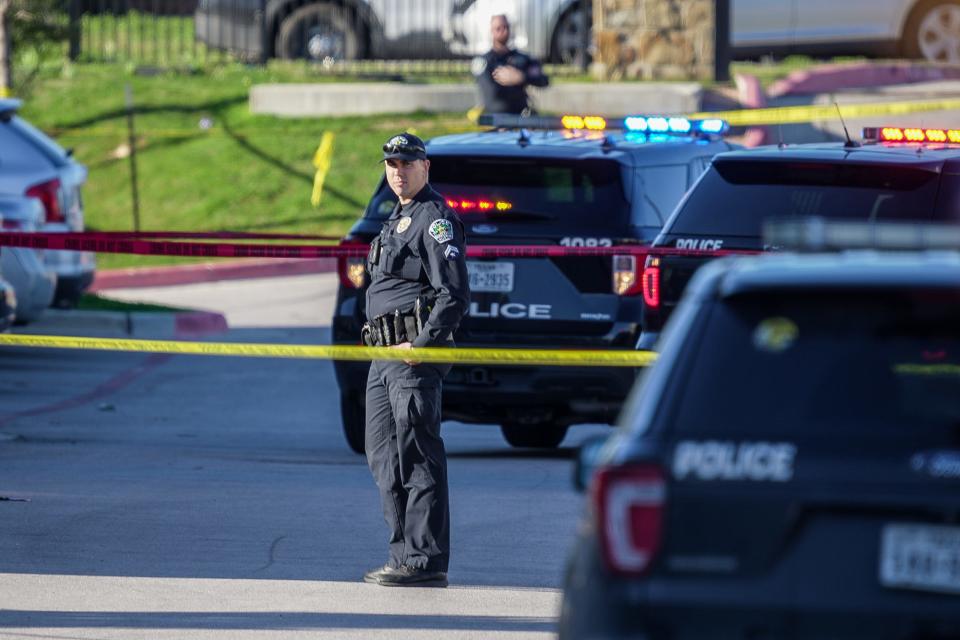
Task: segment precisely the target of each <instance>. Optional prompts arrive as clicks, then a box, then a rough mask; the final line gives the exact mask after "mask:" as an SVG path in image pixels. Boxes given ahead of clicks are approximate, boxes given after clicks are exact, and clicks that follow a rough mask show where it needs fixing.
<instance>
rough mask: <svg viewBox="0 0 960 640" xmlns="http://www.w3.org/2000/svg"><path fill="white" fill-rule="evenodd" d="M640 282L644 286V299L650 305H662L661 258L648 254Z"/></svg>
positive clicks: (652, 306)
mask: <svg viewBox="0 0 960 640" xmlns="http://www.w3.org/2000/svg"><path fill="white" fill-rule="evenodd" d="M640 284H641V287H642V288H643V301H644V302H645V303H646V305H647V306H648V307H651V308H656V307H659V306H660V258H655V257H653V256H647V263H646V264H645V265H644V266H643V273H642V274H641V275H640Z"/></svg>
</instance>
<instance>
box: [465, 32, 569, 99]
mask: <svg viewBox="0 0 960 640" xmlns="http://www.w3.org/2000/svg"><path fill="white" fill-rule="evenodd" d="M490 35H491V37H492V39H493V48H492V49H490V51H488V52H487V53H485V54H484V55H482V56H477V57H476V58H474V60H473V63H472V65H471V71H472V72H473V76H474V78H476V81H477V87H478V88H479V89H480V98H481V99H482V101H483V111H484V113H516V114H520V113H524V112H525V111H528V110H529V108H530V105H529V102H528V99H529V98H528V96H527V85H533V86H534V87H545V86H547V85H548V84H549V83H550V80H549V79H548V78H547V76H546V75H545V74H544V73H543V67H542V66H541V65H540V61H539V60H537V59H536V58H532V57H530V56H528V55H527V54H525V53H521V52H520V51H517V50H516V49H511V48H510V47H509V46H508V43H509V42H510V22H509V21H508V20H507V16H505V15H495V16H493V17H492V18H490Z"/></svg>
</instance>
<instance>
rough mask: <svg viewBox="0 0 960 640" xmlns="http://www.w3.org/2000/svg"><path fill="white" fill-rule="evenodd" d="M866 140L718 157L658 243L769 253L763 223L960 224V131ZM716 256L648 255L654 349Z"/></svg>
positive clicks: (889, 133)
mask: <svg viewBox="0 0 960 640" xmlns="http://www.w3.org/2000/svg"><path fill="white" fill-rule="evenodd" d="M863 138H864V141H863V144H862V145H861V144H858V143H854V142H848V143H846V144H844V143H817V144H801V145H787V146H770V147H758V148H756V149H749V150H741V151H735V152H731V153H725V154H721V155H719V156H717V157H716V158H715V159H714V161H713V164H712V166H711V167H710V169H709V170H708V171H706V172H705V173H704V174H703V176H702V178H701V179H700V180H699V181H698V182H697V184H696V185H694V187H693V188H692V189H691V190H690V192H689V193H688V194H687V196H686V198H685V199H684V200H683V202H682V203H681V204H680V206H679V207H677V210H676V211H674V212H673V214H672V215H671V216H670V219H669V220H668V221H667V223H666V224H665V225H664V227H663V230H662V232H661V233H660V235H659V236H658V237H657V238H656V239H655V240H654V242H653V246H654V247H663V248H676V249H692V250H713V249H746V250H765V249H775V248H776V247H769V246H765V244H764V243H763V242H762V240H761V233H760V232H761V225H762V224H763V223H764V221H766V220H769V219H773V218H796V217H805V216H819V217H822V218H825V219H828V220H841V219H846V220H862V221H871V222H884V221H897V220H903V221H916V222H944V223H958V222H960V130H953V129H949V130H947V129H911V128H899V127H881V128H871V129H864V132H863ZM710 259H711V258H709V257H704V256H696V255H668V256H659V255H656V256H649V257H647V259H646V264H645V266H644V273H643V276H642V278H641V281H642V283H643V285H644V286H643V288H644V291H643V297H644V309H643V321H642V324H643V334H642V336H641V339H640V342H639V346H640V348H643V349H650V348H653V347H654V345H655V343H656V340H657V337H658V335H659V332H660V329H661V327H663V325H664V323H665V322H666V319H667V318H668V317H669V315H670V313H671V312H672V311H673V308H674V307H675V306H676V304H677V301H678V300H679V299H680V296H681V294H682V293H683V289H684V287H686V285H687V282H689V281H690V278H691V276H692V275H693V273H694V272H695V271H696V270H697V269H698V268H699V267H700V266H701V265H703V264H704V263H705V262H706V261H708V260H710Z"/></svg>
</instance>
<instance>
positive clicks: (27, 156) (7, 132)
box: [0, 122, 53, 169]
mask: <svg viewBox="0 0 960 640" xmlns="http://www.w3.org/2000/svg"><path fill="white" fill-rule="evenodd" d="M0 166H2V167H11V166H18V167H30V168H35V169H50V168H52V166H53V165H52V162H51V160H50V158H49V157H48V156H47V155H46V154H45V153H43V151H41V150H40V149H38V148H37V145H36V144H34V143H33V142H32V141H30V140H29V139H28V138H27V137H26V136H24V135H23V134H22V133H21V132H20V131H19V130H18V129H17V128H16V127H15V126H14V124H13V122H7V123H3V124H0Z"/></svg>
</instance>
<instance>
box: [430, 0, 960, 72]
mask: <svg viewBox="0 0 960 640" xmlns="http://www.w3.org/2000/svg"><path fill="white" fill-rule="evenodd" d="M729 1H730V43H731V46H732V50H733V51H732V53H733V56H734V57H735V58H745V57H756V56H763V55H768V54H773V55H786V54H806V55H879V56H891V57H893V56H904V57H908V58H926V59H927V60H933V61H942V62H960V1H958V0H845V1H844V2H837V1H836V0H729ZM588 5H589V3H588ZM500 13H502V14H506V15H507V17H508V18H509V19H510V21H511V23H512V25H513V46H515V47H517V48H518V49H521V50H524V51H526V52H528V53H530V54H531V55H534V56H536V57H538V58H540V59H541V60H544V61H549V62H564V63H569V62H573V61H574V60H576V55H577V52H578V51H579V48H580V47H581V39H582V30H583V28H584V25H588V24H590V23H592V15H590V16H587V17H585V16H584V15H583V12H582V11H581V3H580V0H455V1H454V2H453V8H452V13H451V16H450V20H449V21H448V23H447V24H446V26H445V27H444V39H445V40H446V41H447V43H448V45H449V47H450V50H451V52H452V53H454V54H458V55H480V54H482V53H485V52H486V51H488V50H489V49H490V16H492V15H495V14H500Z"/></svg>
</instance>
